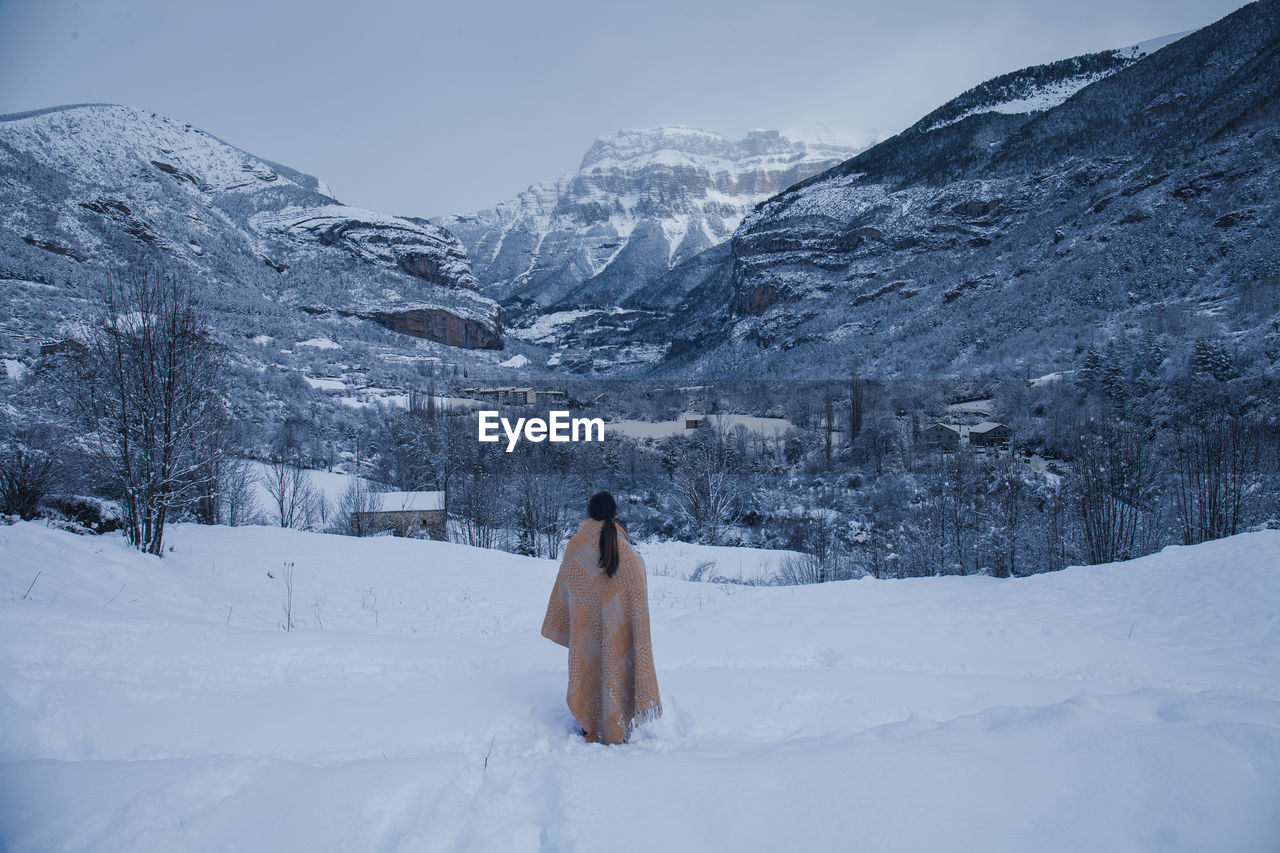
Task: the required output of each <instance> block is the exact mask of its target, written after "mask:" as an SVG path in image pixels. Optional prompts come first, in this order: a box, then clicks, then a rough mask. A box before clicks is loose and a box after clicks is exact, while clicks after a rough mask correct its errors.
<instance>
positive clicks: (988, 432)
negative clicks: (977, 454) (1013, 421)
mask: <svg viewBox="0 0 1280 853" xmlns="http://www.w3.org/2000/svg"><path fill="white" fill-rule="evenodd" d="M1012 435H1013V431H1012V430H1010V429H1009V428H1008V427H1007V426H1005V425H1004V424H1001V423H996V422H995V421H983V422H982V423H980V424H978V425H977V426H971V427H969V443H970V444H972V445H974V446H976V447H999V446H1000V445H1002V444H1008V443H1009V438H1010V436H1012Z"/></svg>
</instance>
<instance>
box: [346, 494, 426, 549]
mask: <svg viewBox="0 0 1280 853" xmlns="http://www.w3.org/2000/svg"><path fill="white" fill-rule="evenodd" d="M446 522H447V518H446V514H445V506H444V492H373V493H371V494H370V495H369V509H367V510H363V511H360V512H353V513H352V514H351V527H352V529H353V530H355V531H356V532H357V533H359V534H360V535H369V534H373V533H384V532H387V531H390V532H391V533H392V534H393V535H395V536H412V537H415V538H419V539H421V538H424V537H425V538H428V539H439V540H444V539H445V538H446Z"/></svg>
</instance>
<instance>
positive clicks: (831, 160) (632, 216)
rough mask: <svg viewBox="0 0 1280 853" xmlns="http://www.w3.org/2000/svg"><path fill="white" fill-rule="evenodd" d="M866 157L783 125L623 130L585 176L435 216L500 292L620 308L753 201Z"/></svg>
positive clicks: (589, 163)
mask: <svg viewBox="0 0 1280 853" xmlns="http://www.w3.org/2000/svg"><path fill="white" fill-rule="evenodd" d="M855 153H857V151H856V149H854V148H848V147H843V146H840V145H837V144H834V143H830V142H822V143H817V142H802V141H796V140H793V139H790V138H788V137H787V136H786V135H784V134H782V133H779V132H778V131H776V130H753V131H751V132H750V133H748V134H747V135H746V136H745V137H744V138H742V139H738V140H732V139H729V138H727V137H725V136H723V135H721V134H718V133H714V132H712V131H708V130H701V129H698V128H692V127H684V126H680V125H664V126H662V127H655V128H647V129H629V130H620V131H618V132H617V133H616V134H613V135H610V136H602V137H600V138H598V139H596V140H595V142H594V143H593V144H592V145H591V147H590V148H589V149H588V150H587V152H586V155H585V156H584V157H583V158H582V166H581V168H580V170H579V171H578V172H577V174H574V175H570V176H567V177H565V178H561V179H560V180H559V181H556V182H555V183H548V184H538V185H535V186H532V187H530V188H529V189H528V190H526V191H525V192H523V193H521V194H520V195H518V196H517V197H516V198H514V199H511V200H510V201H507V202H503V203H502V204H499V205H497V206H496V207H494V208H492V209H490V210H485V211H481V212H479V213H476V214H471V215H466V216H451V217H443V218H440V219H438V220H433V221H435V222H437V223H438V224H440V225H443V226H444V227H446V228H447V229H448V230H449V231H451V232H453V233H454V234H456V235H457V236H458V238H459V239H460V240H461V241H462V243H463V245H465V246H466V249H467V254H468V255H469V256H470V257H471V259H472V263H473V265H474V269H475V273H476V276H477V278H479V280H480V283H481V286H482V289H484V290H485V291H487V292H488V294H489V295H491V296H493V297H494V298H497V299H503V300H508V301H511V302H525V303H536V304H538V305H541V306H543V307H550V306H553V305H556V304H557V303H559V302H562V301H566V300H570V301H574V302H577V303H589V304H596V303H599V304H609V305H616V304H619V303H620V302H622V301H623V300H625V299H627V298H628V297H630V296H633V295H635V294H637V293H638V292H641V291H643V290H644V289H645V288H646V287H648V286H649V285H650V284H652V283H653V282H655V281H656V280H657V279H658V278H660V277H662V276H664V275H666V274H667V273H668V272H669V271H670V270H671V268H672V267H674V266H676V265H677V264H679V263H681V262H682V261H684V260H686V259H689V258H692V257H693V256H694V255H696V254H698V253H699V252H701V251H703V250H705V249H708V248H710V247H712V246H715V245H717V244H719V243H722V242H723V241H725V240H727V239H728V238H729V235H730V234H732V233H733V229H734V228H736V227H737V225H738V223H739V222H740V221H741V220H742V217H743V216H745V215H746V213H747V211H749V210H750V209H751V208H752V207H753V206H754V205H756V204H758V203H759V202H761V201H763V200H764V199H766V198H768V197H769V196H771V195H773V194H774V193H777V192H779V191H780V190H782V189H785V188H786V187H788V186H791V185H792V184H794V183H796V182H798V181H801V180H804V179H805V178H808V177H810V176H812V175H815V174H818V173H819V172H822V171H824V170H826V169H828V168H830V167H832V166H834V165H836V164H837V163H840V162H842V161H844V160H846V159H848V158H849V157H852V156H853V155H854V154H855ZM584 284H585V285H587V286H586V287H583V285H584ZM570 307H574V306H570Z"/></svg>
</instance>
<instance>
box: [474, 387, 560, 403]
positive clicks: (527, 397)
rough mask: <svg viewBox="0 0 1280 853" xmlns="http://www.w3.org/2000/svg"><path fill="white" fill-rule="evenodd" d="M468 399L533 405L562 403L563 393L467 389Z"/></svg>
mask: <svg viewBox="0 0 1280 853" xmlns="http://www.w3.org/2000/svg"><path fill="white" fill-rule="evenodd" d="M465 393H466V394H467V396H468V397H471V398H472V399H474V400H493V401H494V402H496V403H508V404H517V405H518V404H525V405H530V406H532V405H535V404H537V403H539V402H542V403H561V402H564V399H565V392H563V391H539V390H538V389H536V388H513V387H502V388H468V389H466V392H465Z"/></svg>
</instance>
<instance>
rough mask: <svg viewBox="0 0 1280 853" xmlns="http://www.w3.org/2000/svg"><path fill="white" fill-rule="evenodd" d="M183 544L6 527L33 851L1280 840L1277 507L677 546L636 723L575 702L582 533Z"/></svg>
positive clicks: (13, 828) (179, 535)
mask: <svg viewBox="0 0 1280 853" xmlns="http://www.w3.org/2000/svg"><path fill="white" fill-rule="evenodd" d="M170 541H171V543H172V545H173V550H172V551H171V552H169V553H167V554H166V556H165V557H164V558H163V559H157V558H155V557H147V556H144V555H140V554H136V553H134V552H131V551H130V550H129V549H128V548H127V547H126V546H125V544H124V543H123V541H122V540H120V539H117V538H115V537H77V536H73V535H71V534H69V533H65V532H62V531H57V530H51V529H48V528H45V527H44V526H42V525H41V524H39V523H34V522H33V523H18V524H15V525H12V526H9V527H0V593H2V594H0V719H3V720H4V721H5V725H4V726H3V727H0V804H2V805H0V848H4V849H6V850H8V849H12V850H105V849H110V850H179V849H180V850H210V849H219V850H263V849H269V850H281V851H287V850H308V851H314V850H332V849H344V850H347V849H350V850H503V851H520V850H586V851H593V850H653V849H671V850H686V849H687V850H705V849H737V850H779V849H860V850H975V851H977V850H982V851H999V850H1011V851H1013V850H1016V851H1026V850H1050V851H1052V850H1063V851H1068V850H1070V851H1076V850H1082V849H1097V850H1115V851H1124V850H1134V851H1137V850H1210V849H1211V850H1238V851H1246V850H1256V851H1272V850H1275V849H1276V848H1277V846H1278V845H1280V811H1277V809H1276V808H1275V803H1277V802H1280V620H1277V614H1280V572H1277V570H1276V567H1277V565H1280V532H1278V531H1263V532H1258V533H1251V534H1245V535H1241V536H1237V537H1233V538H1231V539H1228V540H1222V541H1219V542H1212V543H1206V544H1204V545H1200V546H1195V547H1191V548H1174V549H1167V550H1166V551H1164V552H1162V553H1160V554H1156V555H1153V556H1151V557H1147V558H1144V559H1141V560H1136V561H1132V562H1130V563H1127V564H1117V565H1112V566H1100V567H1089V568H1072V569H1068V570H1066V571H1064V572H1059V573H1055V574H1049V575H1039V576H1034V577H1031V578H1023V579H1016V580H996V579H992V578H932V579H917V580H907V581H874V580H870V579H866V580H861V581H852V582H844V583H836V584H826V585H823V586H813V587H795V588H783V587H743V586H734V585H728V584H703V583H690V582H687V581H683V580H678V579H675V578H671V577H665V576H662V575H659V574H657V573H656V572H653V571H651V572H650V597H651V611H652V618H653V637H654V653H655V659H656V662H657V666H658V677H659V682H660V685H661V688H662V691H663V698H664V703H665V707H666V713H665V715H664V717H663V718H662V719H661V720H659V721H657V722H655V723H653V724H650V725H648V726H646V727H644V728H642V729H641V730H640V731H639V732H638V733H637V736H636V737H635V739H634V741H633V743H631V744H629V745H627V746H623V747H605V746H601V745H596V744H585V743H583V742H581V739H580V738H578V737H577V736H576V735H575V732H576V726H575V725H574V723H573V721H572V720H571V719H570V717H569V715H568V712H567V710H566V708H565V706H564V692H565V660H564V650H563V649H562V648H561V647H559V646H556V645H554V644H552V643H550V642H549V641H547V640H545V639H543V638H541V637H540V636H539V634H538V630H539V627H540V625H541V620H542V615H543V610H544V607H545V604H546V598H547V595H548V594H549V592H550V588H551V582H552V579H553V578H554V574H555V568H556V567H555V564H554V563H553V562H550V561H546V560H535V559H530V558H524V557H518V556H514V555H510V554H505V553H501V552H493V551H482V550H478V549H472V548H467V547H465V546H461V545H454V544H449V543H439V542H429V541H422V540H405V539H394V538H386V537H383V538H375V539H354V538H347V537H339V536H328V535H323V534H312V533H301V532H297V531H289V530H280V529H276V528H269V527H247V528H218V527H199V526H193V525H178V526H176V527H174V528H173V530H172V533H171V539H170ZM648 547H650V546H647V545H641V546H640V550H641V552H642V553H646V551H645V549H646V548H648ZM671 557H672V555H670V554H668V555H665V556H664V555H661V554H659V553H657V552H656V551H655V552H654V553H652V554H651V559H652V562H653V563H655V564H656V563H658V562H659V561H661V560H663V559H670V558H671ZM286 563H292V564H293V571H292V581H293V607H294V623H295V627H294V629H293V630H292V631H288V632H286V631H284V630H281V627H280V626H281V624H282V622H283V621H284V619H285V616H284V609H283V605H284V601H285V575H286V571H285V564H286ZM37 572H39V576H38V577H36V574H37ZM268 572H270V573H271V574H272V575H273V576H274V577H268ZM33 578H34V579H35V584H34V586H31V589H30V593H29V594H28V595H27V596H26V598H24V597H23V596H24V592H25V591H26V590H27V588H28V586H29V585H30V584H31V582H32V579H33Z"/></svg>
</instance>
